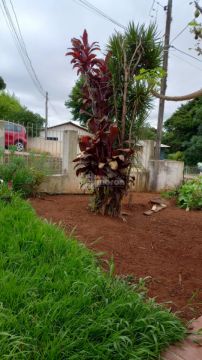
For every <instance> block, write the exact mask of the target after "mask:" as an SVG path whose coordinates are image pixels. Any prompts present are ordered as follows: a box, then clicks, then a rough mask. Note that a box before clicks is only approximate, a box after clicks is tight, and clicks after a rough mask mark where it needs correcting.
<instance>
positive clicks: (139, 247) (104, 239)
mask: <svg viewBox="0 0 202 360" xmlns="http://www.w3.org/2000/svg"><path fill="white" fill-rule="evenodd" d="M153 197H154V195H152V194H148V193H147V194H144V193H135V194H134V205H133V206H132V209H130V210H128V209H127V206H126V205H125V206H124V210H126V211H127V212H128V213H129V215H128V216H127V222H126V223H125V222H123V221H122V220H120V219H113V218H110V217H103V216H100V215H94V214H92V213H91V212H90V211H89V210H88V208H87V206H88V197H87V196H85V195H83V196H79V195H58V196H46V197H45V198H44V199H33V200H31V203H32V205H33V206H34V208H35V209H36V211H37V213H38V214H39V216H42V217H44V218H47V219H49V220H52V221H53V222H56V223H62V225H63V226H64V228H65V230H66V232H67V233H69V232H70V231H71V230H72V229H73V228H74V227H76V230H75V234H76V236H77V238H78V239H79V240H80V241H82V242H84V243H85V244H86V245H87V246H88V247H89V248H91V249H93V250H95V251H104V252H105V253H106V255H105V257H108V258H109V257H111V256H113V257H114V260H115V266H116V273H117V274H124V275H128V274H132V275H133V276H134V277H137V278H139V277H143V278H144V277H147V276H150V277H151V279H150V281H149V283H148V287H149V296H152V297H156V299H157V301H158V302H172V304H169V305H168V306H169V307H170V306H171V307H172V309H173V310H174V311H181V316H182V317H184V318H186V319H192V318H193V317H198V316H200V315H201V314H202V212H196V211H195V212H194V211H193V212H186V211H185V210H181V209H178V208H177V207H175V205H174V204H172V203H170V204H169V205H168V207H167V209H165V210H163V211H161V212H159V213H157V214H154V215H152V216H150V217H147V216H145V215H143V212H144V211H145V210H147V209H149V207H148V201H149V200H150V199H152V198H153ZM155 197H156V195H155Z"/></svg>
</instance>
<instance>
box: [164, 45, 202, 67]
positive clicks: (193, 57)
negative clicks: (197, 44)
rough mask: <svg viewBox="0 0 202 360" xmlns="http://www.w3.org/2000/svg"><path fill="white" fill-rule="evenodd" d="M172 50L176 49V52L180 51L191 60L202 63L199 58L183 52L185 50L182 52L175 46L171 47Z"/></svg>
mask: <svg viewBox="0 0 202 360" xmlns="http://www.w3.org/2000/svg"><path fill="white" fill-rule="evenodd" d="M170 48H172V49H175V50H177V51H179V52H180V53H182V54H184V55H186V56H189V57H190V58H192V59H194V60H197V61H199V62H200V63H202V60H199V59H198V58H197V57H195V56H193V55H191V54H188V53H187V52H185V51H183V50H180V49H178V48H176V47H175V46H174V45H170Z"/></svg>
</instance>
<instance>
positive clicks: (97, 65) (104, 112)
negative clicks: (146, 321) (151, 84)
mask: <svg viewBox="0 0 202 360" xmlns="http://www.w3.org/2000/svg"><path fill="white" fill-rule="evenodd" d="M99 50H100V48H99V46H98V43H97V42H93V43H92V44H91V45H89V43H88V34H87V32H86V30H84V33H83V36H82V37H81V40H80V39H75V38H73V39H72V48H71V51H70V52H68V53H67V54H66V55H71V56H72V60H71V63H73V64H74V65H73V68H77V74H81V75H82V76H83V77H84V79H85V83H84V86H83V89H82V90H83V91H82V95H83V106H82V108H81V110H80V111H83V112H86V113H87V114H89V120H88V128H89V132H90V133H92V136H83V137H81V138H80V142H79V145H80V150H81V153H80V154H79V155H78V156H77V158H76V159H75V160H74V162H76V163H77V164H76V166H75V168H76V175H77V176H78V175H80V174H83V176H84V177H85V179H86V180H87V181H89V182H91V184H93V193H94V204H93V210H94V211H97V212H100V213H102V214H109V215H112V216H118V215H120V211H121V200H122V198H123V196H124V194H125V193H126V192H127V190H128V186H129V171H128V169H129V167H130V165H131V155H132V153H133V151H132V150H131V149H123V148H120V145H119V138H120V137H119V129H118V127H117V124H116V123H115V122H114V120H113V116H114V108H113V102H112V97H113V89H112V86H111V74H110V71H109V68H108V62H109V61H110V56H111V54H110V53H108V54H107V56H106V57H105V59H100V58H98V57H97V55H96V54H95V51H99ZM89 108H90V109H92V113H89Z"/></svg>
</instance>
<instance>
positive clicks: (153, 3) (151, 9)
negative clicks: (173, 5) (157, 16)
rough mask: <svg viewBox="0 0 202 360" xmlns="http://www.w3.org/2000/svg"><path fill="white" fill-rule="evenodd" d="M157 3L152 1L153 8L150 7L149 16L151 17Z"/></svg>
mask: <svg viewBox="0 0 202 360" xmlns="http://www.w3.org/2000/svg"><path fill="white" fill-rule="evenodd" d="M155 2H156V0H153V1H152V4H151V7H150V10H149V16H151V13H152V11H153V10H154V5H155Z"/></svg>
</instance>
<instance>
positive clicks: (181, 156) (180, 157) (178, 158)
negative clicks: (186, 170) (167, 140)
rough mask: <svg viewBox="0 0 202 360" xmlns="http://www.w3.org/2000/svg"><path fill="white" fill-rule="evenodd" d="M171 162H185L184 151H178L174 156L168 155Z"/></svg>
mask: <svg viewBox="0 0 202 360" xmlns="http://www.w3.org/2000/svg"><path fill="white" fill-rule="evenodd" d="M168 159H169V160H176V161H184V153H183V152H182V151H177V152H176V153H173V154H168Z"/></svg>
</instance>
